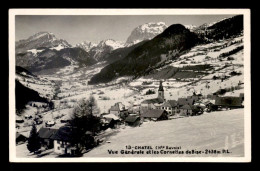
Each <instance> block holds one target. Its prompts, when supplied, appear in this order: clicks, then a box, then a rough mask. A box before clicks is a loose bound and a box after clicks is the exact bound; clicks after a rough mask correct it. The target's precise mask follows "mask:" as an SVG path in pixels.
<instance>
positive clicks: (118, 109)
mask: <svg viewBox="0 0 260 171" xmlns="http://www.w3.org/2000/svg"><path fill="white" fill-rule="evenodd" d="M109 113H111V114H115V115H117V116H119V115H120V114H122V113H127V109H126V108H125V105H123V104H122V103H121V102H118V103H116V104H115V105H114V106H111V108H110V109H109Z"/></svg>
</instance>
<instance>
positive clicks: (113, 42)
mask: <svg viewBox="0 0 260 171" xmlns="http://www.w3.org/2000/svg"><path fill="white" fill-rule="evenodd" d="M104 46H110V47H111V48H112V49H113V50H115V49H118V48H121V47H124V45H123V44H122V43H121V42H119V41H116V40H114V39H106V40H102V41H101V42H100V43H99V44H98V45H97V47H104Z"/></svg>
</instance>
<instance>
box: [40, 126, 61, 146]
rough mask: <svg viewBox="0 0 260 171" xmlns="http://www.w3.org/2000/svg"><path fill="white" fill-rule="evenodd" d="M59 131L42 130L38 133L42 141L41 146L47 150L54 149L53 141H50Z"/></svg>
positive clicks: (51, 129)
mask: <svg viewBox="0 0 260 171" xmlns="http://www.w3.org/2000/svg"><path fill="white" fill-rule="evenodd" d="M57 131H58V129H53V128H43V127H42V128H40V130H39V131H38V136H39V138H40V140H41V146H43V147H45V148H53V140H52V139H50V138H51V137H52V136H53V135H54V134H56V132H57Z"/></svg>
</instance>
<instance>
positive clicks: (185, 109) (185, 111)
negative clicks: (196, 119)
mask: <svg viewBox="0 0 260 171" xmlns="http://www.w3.org/2000/svg"><path fill="white" fill-rule="evenodd" d="M180 115H181V116H190V115H192V108H191V105H188V104H185V105H183V106H181V107H180Z"/></svg>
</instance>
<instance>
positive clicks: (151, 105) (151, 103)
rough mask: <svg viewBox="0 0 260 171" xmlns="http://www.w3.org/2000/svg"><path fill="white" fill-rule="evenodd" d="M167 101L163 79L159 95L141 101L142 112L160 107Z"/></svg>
mask: <svg viewBox="0 0 260 171" xmlns="http://www.w3.org/2000/svg"><path fill="white" fill-rule="evenodd" d="M164 102H165V99H164V89H163V85H162V81H160V85H159V89H158V97H157V98H154V99H147V100H144V101H142V102H141V113H143V112H144V111H146V110H151V109H160V108H161V107H160V106H161V104H162V103H164Z"/></svg>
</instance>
